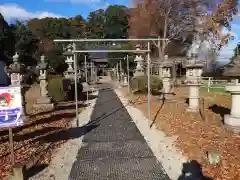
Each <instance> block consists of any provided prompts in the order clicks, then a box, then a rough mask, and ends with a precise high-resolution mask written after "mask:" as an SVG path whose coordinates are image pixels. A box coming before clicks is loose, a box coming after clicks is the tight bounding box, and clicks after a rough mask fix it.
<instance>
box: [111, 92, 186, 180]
mask: <svg viewBox="0 0 240 180" xmlns="http://www.w3.org/2000/svg"><path fill="white" fill-rule="evenodd" d="M115 93H116V94H117V96H118V98H119V99H120V101H121V102H122V104H123V105H124V106H125V108H126V110H127V111H128V113H129V115H130V116H131V118H132V120H133V121H134V123H135V124H136V126H137V128H138V129H139V131H140V133H141V134H142V135H143V136H144V139H145V140H146V142H147V143H148V146H149V147H150V149H151V150H152V151H153V154H154V155H155V156H156V158H157V159H158V161H159V162H160V163H161V164H162V166H163V168H164V170H165V171H166V173H167V174H168V176H169V177H170V178H171V179H174V180H177V179H178V177H179V176H180V175H181V174H182V164H183V163H185V162H187V158H186V157H184V156H183V155H182V153H181V152H179V151H178V150H177V149H176V147H175V146H174V142H175V141H176V139H177V137H176V136H175V137H173V136H172V137H170V136H167V135H166V134H165V133H164V132H163V131H160V130H158V129H157V128H156V126H155V125H153V126H152V128H150V127H149V122H148V119H147V118H146V117H145V115H144V114H143V112H142V111H140V110H139V109H137V108H135V107H133V106H131V105H129V101H128V99H127V98H125V97H124V94H123V93H122V92H121V89H115Z"/></svg>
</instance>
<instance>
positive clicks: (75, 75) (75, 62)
mask: <svg viewBox="0 0 240 180" xmlns="http://www.w3.org/2000/svg"><path fill="white" fill-rule="evenodd" d="M76 56H77V55H76V54H74V56H73V58H74V77H75V78H74V80H75V103H76V124H77V127H79V121H78V86H77V57H76Z"/></svg>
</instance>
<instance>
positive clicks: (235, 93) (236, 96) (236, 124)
mask: <svg viewBox="0 0 240 180" xmlns="http://www.w3.org/2000/svg"><path fill="white" fill-rule="evenodd" d="M225 90H226V91H227V92H229V93H231V95H232V109H231V112H230V115H229V114H226V115H225V116H224V125H225V127H226V128H227V129H229V130H232V131H234V132H237V133H240V109H239V104H240V85H229V86H226V87H225Z"/></svg>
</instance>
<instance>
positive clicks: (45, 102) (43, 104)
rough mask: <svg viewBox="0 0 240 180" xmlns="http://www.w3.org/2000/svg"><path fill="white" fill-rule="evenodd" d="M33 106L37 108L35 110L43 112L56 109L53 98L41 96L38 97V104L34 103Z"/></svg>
mask: <svg viewBox="0 0 240 180" xmlns="http://www.w3.org/2000/svg"><path fill="white" fill-rule="evenodd" d="M33 108H34V109H35V110H34V111H36V112H37V113H41V112H49V111H52V110H54V108H55V106H54V104H53V103H52V101H51V100H50V101H49V99H47V98H46V99H44V98H39V99H37V102H36V104H33Z"/></svg>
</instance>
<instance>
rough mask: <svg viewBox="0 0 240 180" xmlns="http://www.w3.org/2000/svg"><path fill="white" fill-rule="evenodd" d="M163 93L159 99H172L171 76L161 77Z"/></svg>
mask: <svg viewBox="0 0 240 180" xmlns="http://www.w3.org/2000/svg"><path fill="white" fill-rule="evenodd" d="M162 82H163V94H162V95H161V96H160V99H172V96H173V92H172V82H171V78H166V77H165V78H163V81H162Z"/></svg>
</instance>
